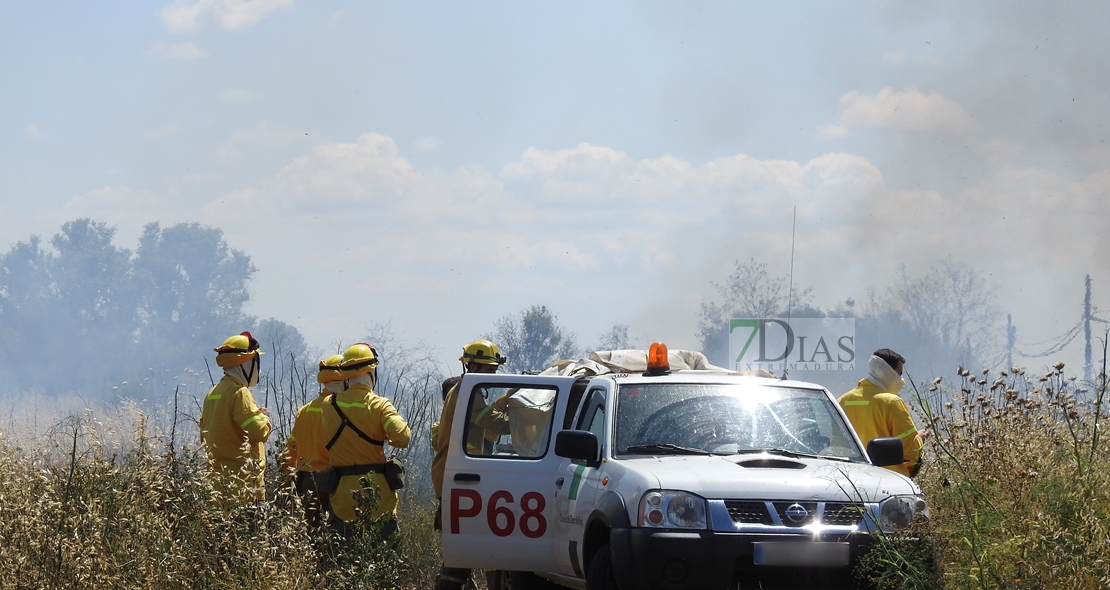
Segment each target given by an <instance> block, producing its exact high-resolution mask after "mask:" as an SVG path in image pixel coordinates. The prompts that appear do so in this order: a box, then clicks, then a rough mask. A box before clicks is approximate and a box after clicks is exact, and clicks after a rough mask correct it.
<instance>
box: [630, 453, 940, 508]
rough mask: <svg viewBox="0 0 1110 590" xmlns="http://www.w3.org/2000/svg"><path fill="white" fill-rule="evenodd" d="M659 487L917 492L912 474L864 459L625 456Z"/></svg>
mask: <svg viewBox="0 0 1110 590" xmlns="http://www.w3.org/2000/svg"><path fill="white" fill-rule="evenodd" d="M623 462H626V463H627V464H628V467H630V468H633V469H635V470H636V471H639V472H640V473H641V474H642V475H644V476H649V477H654V478H655V479H656V480H657V481H658V486H659V488H660V489H670V490H687V491H691V492H695V493H697V494H698V495H699V496H702V497H704V498H707V499H736V500H779V499H781V500H792V501H814V502H861V501H862V502H879V501H881V500H884V499H886V498H888V497H890V496H893V495H899V494H920V493H921V489H920V488H919V487H918V486H917V484H915V483H914V482H913V480H912V479H910V478H908V477H906V476H904V475H901V474H899V473H895V472H893V471H891V470H889V469H884V468H882V467H875V466H874V465H871V464H868V463H848V462H843V461H835V460H830V459H819V458H805V457H803V458H788V457H781V456H777V455H762V454H761V455H730V456H688V455H682V456H653V457H637V458H632V459H624V460H623Z"/></svg>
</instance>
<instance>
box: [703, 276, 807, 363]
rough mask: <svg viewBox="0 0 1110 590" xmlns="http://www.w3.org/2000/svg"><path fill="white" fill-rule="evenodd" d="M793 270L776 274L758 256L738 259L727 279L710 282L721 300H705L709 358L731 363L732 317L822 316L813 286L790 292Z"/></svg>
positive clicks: (704, 317)
mask: <svg viewBox="0 0 1110 590" xmlns="http://www.w3.org/2000/svg"><path fill="white" fill-rule="evenodd" d="M789 279H790V276H789V274H784V275H782V276H779V277H773V276H771V274H770V273H769V272H768V267H767V264H766V263H763V262H756V260H755V258H754V257H750V258H748V260H747V261H746V262H740V261H739V260H737V261H736V266H735V267H733V271H732V274H731V275H729V277H728V279H727V280H726V281H725V282H724V283H723V284H721V283H710V284H711V285H712V286H713V289H714V290H715V291H716V292H717V295H718V297H719V300H717V301H708V302H702V304H701V313H700V314H699V319H698V334H697V336H698V338H700V339H701V345H702V352H704V353H705V355H706V357H708V358H709V361H710V362H712V363H714V364H719V365H722V366H727V365H728V321H729V319H731V318H778V317H786V316H787V315H788V314H789V315H790V316H791V317H798V318H801V317H822V316H823V315H824V314H823V313H822V312H821V311H820V310H818V309H816V308H814V307H813V303H812V302H813V288H812V287H806V288H805V289H802V290H801V291H796V292H794V293H793V295H791V294H790V293H789V291H790V287H789Z"/></svg>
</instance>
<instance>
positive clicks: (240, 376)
mask: <svg viewBox="0 0 1110 590" xmlns="http://www.w3.org/2000/svg"><path fill="white" fill-rule="evenodd" d="M260 364H261V363H259V362H258V357H254V358H253V359H251V360H249V361H247V362H245V363H243V364H241V365H239V366H238V367H228V368H226V369H224V375H227V376H228V377H231V378H232V379H234V380H236V381H238V382H239V383H242V384H243V385H246V386H247V387H254V386H255V385H258V368H259V365H260Z"/></svg>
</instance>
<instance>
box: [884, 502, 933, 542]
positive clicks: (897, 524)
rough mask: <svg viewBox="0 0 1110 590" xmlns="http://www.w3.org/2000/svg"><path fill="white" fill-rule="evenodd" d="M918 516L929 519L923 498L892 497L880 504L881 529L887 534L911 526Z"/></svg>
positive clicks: (927, 508)
mask: <svg viewBox="0 0 1110 590" xmlns="http://www.w3.org/2000/svg"><path fill="white" fill-rule="evenodd" d="M918 516H922V517H925V518H928V517H929V507H928V505H927V504H925V498H922V497H921V496H891V497H889V498H887V499H886V500H883V501H882V502H881V503H880V504H879V528H880V529H882V531H883V532H886V533H889V532H893V531H896V530H898V529H904V528H906V527H908V526H910V523H912V522H913V520H914V519H915V518H917V517H918Z"/></svg>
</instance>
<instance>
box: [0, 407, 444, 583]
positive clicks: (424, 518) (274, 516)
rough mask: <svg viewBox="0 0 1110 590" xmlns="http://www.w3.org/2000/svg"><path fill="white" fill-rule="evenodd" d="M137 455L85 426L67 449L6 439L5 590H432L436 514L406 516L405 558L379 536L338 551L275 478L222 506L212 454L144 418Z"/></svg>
mask: <svg viewBox="0 0 1110 590" xmlns="http://www.w3.org/2000/svg"><path fill="white" fill-rule="evenodd" d="M136 418H137V420H136V423H135V424H134V431H133V439H132V443H133V444H132V445H131V446H132V449H131V450H130V451H129V452H127V453H126V454H124V455H118V454H115V453H112V452H110V451H107V449H105V448H104V447H103V446H102V444H101V441H100V440H99V438H98V431H97V430H96V423H95V421H93V420H91V419H89V418H88V417H74V418H68V419H66V420H64V421H62V422H61V423H60V424H59V425H58V426H57V427H56V428H55V429H54V430H53V432H52V433H51V434H52V436H51V437H50V439H51V440H53V441H55V442H56V443H59V444H57V445H55V446H53V447H47V448H46V449H45V450H42V451H39V450H36V451H26V450H21V449H18V448H16V447H14V446H13V445H12V443H11V441H9V440H8V439H7V438H6V437H0V563H3V564H5V569H6V570H7V571H6V572H5V575H4V576H0V588H166V587H193V588H345V587H399V588H427V587H429V586H430V585H431V582H430V580H431V579H433V578H434V575H435V573H436V571H437V570H438V565H439V562H438V539H437V537H436V536H435V535H434V534H433V533H432V531H431V521H430V516H429V515H428V514H427V513H426V511H421V510H409V511H406V512H405V513H403V514H402V515H401V519H400V520H401V527H402V537H401V542H400V545H399V547H398V549H397V551H396V552H394V551H391V550H390V549H389V548H388V547H385V546H383V545H382V544H381V543H378V542H377V541H376V540H374V539H373V538H372V537H371V536H370V535H364V536H361V537H356V538H355V539H352V540H351V541H349V542H344V543H338V542H334V545H332V546H330V547H329V546H328V544H327V543H322V542H321V538H322V536H321V535H320V533H319V532H318V531H315V530H310V529H309V527H308V526H307V525H306V524H305V522H304V519H303V518H302V516H301V508H300V505H299V503H298V501H297V499H296V497H295V495H293V494H291V492H290V489H289V488H288V487H287V486H285V485H283V483H282V481H281V480H280V478H279V475H278V473H277V471H276V469H274V470H271V472H270V473H268V474H267V475H268V476H269V477H268V480H269V481H268V484H269V486H270V489H269V490H268V499H267V501H266V502H263V503H260V504H258V505H251V506H244V507H233V508H229V509H222V508H220V506H221V505H224V504H225V503H224V502H221V501H220V498H219V497H218V494H217V493H216V492H215V491H214V490H213V487H212V485H211V483H210V481H209V480H208V476H207V473H206V471H205V469H204V468H203V455H201V454H199V453H198V452H197V451H196V450H195V449H185V450H178V451H176V452H171V451H170V448H169V445H168V443H167V441H166V440H165V439H163V438H161V437H160V436H156V435H152V434H151V433H149V432H148V431H147V426H146V424H145V422H144V420H143V416H142V414H138V415H137V416H136Z"/></svg>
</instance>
